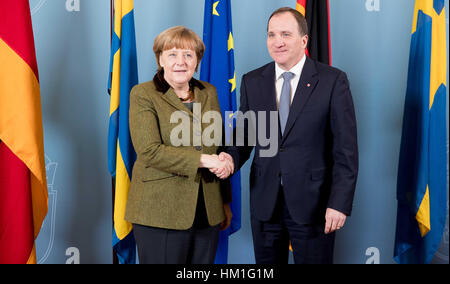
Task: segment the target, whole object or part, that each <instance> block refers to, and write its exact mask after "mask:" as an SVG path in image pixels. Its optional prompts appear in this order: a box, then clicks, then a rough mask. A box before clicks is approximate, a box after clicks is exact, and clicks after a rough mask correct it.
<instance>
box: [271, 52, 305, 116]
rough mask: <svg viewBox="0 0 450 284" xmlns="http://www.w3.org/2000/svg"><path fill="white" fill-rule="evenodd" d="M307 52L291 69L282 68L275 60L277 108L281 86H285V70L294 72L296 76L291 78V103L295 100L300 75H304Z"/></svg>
mask: <svg viewBox="0 0 450 284" xmlns="http://www.w3.org/2000/svg"><path fill="white" fill-rule="evenodd" d="M305 61H306V54H305V55H303V58H302V59H301V60H300V61H299V62H298V63H297V64H296V65H295V66H294V67H292V68H291V69H290V70H288V71H286V70H283V69H281V67H280V66H278V64H277V63H276V62H275V92H276V95H277V108H278V105H279V102H280V96H281V88H282V87H283V83H284V79H283V76H282V74H283V73H284V72H292V73H294V74H295V76H294V77H293V78H292V79H291V82H290V83H291V104H292V101H293V100H294V95H295V91H296V90H297V85H298V82H299V81H300V76H301V75H302V71H303V66H304V65H305Z"/></svg>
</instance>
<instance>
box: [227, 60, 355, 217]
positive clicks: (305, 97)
mask: <svg viewBox="0 0 450 284" xmlns="http://www.w3.org/2000/svg"><path fill="white" fill-rule="evenodd" d="M249 110H250V111H254V112H258V111H264V112H267V115H266V117H269V113H268V112H269V111H277V104H276V95H275V63H274V62H272V63H269V64H267V65H265V66H263V67H261V68H259V69H256V70H254V71H251V72H249V73H247V74H245V75H244V76H243V78H242V85H241V105H240V111H241V112H243V113H245V112H247V111H249ZM258 119H259V116H258V115H256V122H255V125H259V121H258ZM263 125H265V126H266V129H265V131H266V133H269V128H270V127H275V126H277V125H272V126H270V125H269V120H268V119H267V122H266V123H265V124H263ZM247 129H248V127H247ZM247 129H246V131H247ZM258 130H261V129H257V131H256V132H257V133H258V132H259V131H258ZM245 133H246V134H247V132H245ZM257 137H258V136H257ZM278 147H279V150H278V152H277V154H276V155H275V156H274V157H261V155H260V150H261V149H263V147H261V145H260V144H259V143H258V141H257V143H256V147H252V146H245V147H236V146H231V147H228V148H227V152H228V153H229V154H231V156H232V157H233V159H234V162H235V165H236V168H237V169H239V168H240V167H241V166H242V165H243V164H244V163H245V161H247V160H248V158H249V157H250V154H251V151H252V150H253V148H255V155H254V159H253V163H252V166H251V173H250V203H251V213H252V215H253V216H254V217H256V218H257V219H260V220H262V221H268V220H269V219H270V217H271V216H272V212H273V210H274V207H275V204H276V201H277V196H278V191H279V189H280V183H281V178H282V183H283V190H284V196H285V198H286V203H287V206H288V209H289V212H290V214H291V216H292V218H293V219H294V221H296V222H297V223H299V224H317V223H324V222H325V211H326V208H328V207H330V208H333V209H336V210H338V211H340V212H342V213H345V214H346V215H350V213H351V210H352V203H353V195H354V191H355V185H356V178H357V174H358V147H357V135H356V118H355V112H354V107H353V100H352V96H351V92H350V87H349V82H348V80H347V76H346V74H345V73H344V72H342V71H340V70H338V69H336V68H332V67H330V66H328V65H324V64H321V63H319V62H316V61H313V60H311V59H310V58H307V59H306V62H305V65H304V68H303V71H302V74H301V78H300V81H299V83H298V86H297V90H296V93H295V96H294V100H293V102H292V105H291V110H290V113H289V117H288V121H287V123H286V129H285V133H284V135H283V137H281V132H278ZM265 148H268V147H265Z"/></svg>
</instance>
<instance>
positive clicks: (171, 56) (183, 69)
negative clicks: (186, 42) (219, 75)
mask: <svg viewBox="0 0 450 284" xmlns="http://www.w3.org/2000/svg"><path fill="white" fill-rule="evenodd" d="M159 64H160V65H161V67H163V68H164V79H166V81H167V83H169V85H171V86H172V87H176V88H182V87H186V85H189V81H190V80H191V78H192V76H194V72H195V68H196V67H197V55H196V54H195V51H193V50H190V49H178V48H175V47H174V48H172V49H168V50H164V51H163V52H162V53H161V55H160V57H159Z"/></svg>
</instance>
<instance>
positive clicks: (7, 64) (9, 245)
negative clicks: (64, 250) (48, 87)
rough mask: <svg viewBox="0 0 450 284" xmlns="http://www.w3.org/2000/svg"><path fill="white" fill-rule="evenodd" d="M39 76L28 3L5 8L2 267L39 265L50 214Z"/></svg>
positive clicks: (0, 111) (0, 39)
mask: <svg viewBox="0 0 450 284" xmlns="http://www.w3.org/2000/svg"><path fill="white" fill-rule="evenodd" d="M47 209H48V194H47V181H46V174H45V160H44V142H43V129H42V113H41V100H40V90H39V76H38V69H37V63H36V54H35V50H34V38H33V29H32V25H31V15H30V6H29V2H28V0H2V1H1V2H0V264H4V263H17V264H22V263H36V248H35V244H34V242H35V239H36V237H37V235H38V234H39V231H40V229H41V225H42V222H43V221H44V218H45V216H46V214H47Z"/></svg>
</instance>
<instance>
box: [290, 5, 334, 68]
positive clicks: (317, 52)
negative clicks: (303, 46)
mask: <svg viewBox="0 0 450 284" xmlns="http://www.w3.org/2000/svg"><path fill="white" fill-rule="evenodd" d="M296 9H297V11H299V12H300V13H302V15H303V16H305V18H306V22H307V23H308V29H309V40H308V47H307V50H306V55H308V56H309V57H311V58H312V59H314V60H318V61H320V62H322V63H325V64H328V65H331V41H330V5H329V2H328V0H297V6H296Z"/></svg>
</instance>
